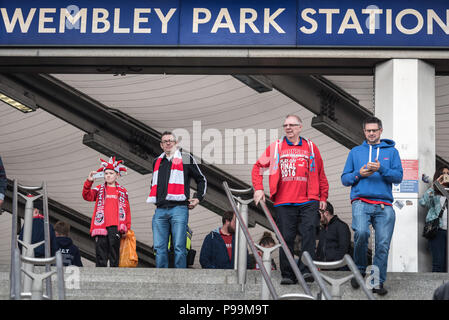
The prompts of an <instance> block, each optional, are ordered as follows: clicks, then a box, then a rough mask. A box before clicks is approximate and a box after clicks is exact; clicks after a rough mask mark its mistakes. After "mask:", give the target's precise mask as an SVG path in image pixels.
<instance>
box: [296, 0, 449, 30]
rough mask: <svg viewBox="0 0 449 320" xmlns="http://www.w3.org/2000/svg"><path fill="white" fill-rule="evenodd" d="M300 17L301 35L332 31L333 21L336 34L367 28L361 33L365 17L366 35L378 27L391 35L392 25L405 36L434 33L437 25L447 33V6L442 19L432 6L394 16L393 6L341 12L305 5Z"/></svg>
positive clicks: (405, 10)
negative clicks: (420, 10)
mask: <svg viewBox="0 0 449 320" xmlns="http://www.w3.org/2000/svg"><path fill="white" fill-rule="evenodd" d="M319 15H324V16H325V23H324V26H323V25H319V22H318V21H317V20H318V17H319ZM300 17H301V21H300V23H299V25H300V27H299V30H300V31H301V32H302V33H304V34H313V33H315V32H317V31H318V30H319V29H321V30H325V32H326V34H334V33H335V30H333V26H335V25H336V24H337V25H338V31H337V34H344V33H346V32H348V30H355V32H357V34H364V33H365V32H366V31H365V32H364V30H363V28H362V26H363V24H361V23H360V21H365V19H366V21H367V23H366V24H365V27H366V29H368V33H369V34H375V33H376V32H379V30H381V31H382V32H384V33H385V34H392V33H393V28H396V30H397V31H399V32H400V33H402V34H406V35H413V34H416V33H418V32H420V31H422V30H423V29H425V30H426V33H427V34H429V35H430V34H434V31H435V30H434V28H435V27H436V26H437V27H438V28H439V29H440V30H442V31H443V32H444V33H445V34H449V9H447V10H446V16H445V17H444V18H443V17H441V16H439V15H438V14H437V13H436V12H435V10H433V9H427V10H426V13H422V12H419V11H418V10H415V9H410V8H408V9H403V10H401V11H399V12H398V13H397V14H396V16H393V10H392V9H380V8H377V7H374V8H373V6H370V7H368V8H366V9H362V10H361V11H360V12H356V11H355V10H354V9H347V10H345V11H342V10H340V9H337V8H321V9H319V10H318V12H317V10H315V9H314V8H305V9H303V10H302V11H301V13H300ZM362 19H363V20H362ZM381 19H383V20H381ZM404 19H407V20H408V21H409V22H408V24H413V23H412V22H410V21H415V22H414V24H413V25H412V26H410V25H408V26H407V27H406V26H404V22H403V21H404ZM443 19H444V20H443ZM380 21H382V22H385V24H384V25H385V28H384V29H381V28H380V27H379V25H380ZM335 22H337V23H335ZM425 27H427V28H425Z"/></svg>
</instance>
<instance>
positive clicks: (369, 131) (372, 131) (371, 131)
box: [365, 129, 380, 133]
mask: <svg viewBox="0 0 449 320" xmlns="http://www.w3.org/2000/svg"><path fill="white" fill-rule="evenodd" d="M379 130H380V129H369V130H366V129H365V132H366V133H376V132H377V131H379Z"/></svg>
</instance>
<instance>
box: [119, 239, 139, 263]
mask: <svg viewBox="0 0 449 320" xmlns="http://www.w3.org/2000/svg"><path fill="white" fill-rule="evenodd" d="M138 261H139V259H138V257H137V252H136V236H135V235H134V231H132V230H128V232H127V233H126V235H125V236H124V237H122V239H121V240H120V260H119V264H118V266H119V267H121V268H134V267H136V266H137V263H138Z"/></svg>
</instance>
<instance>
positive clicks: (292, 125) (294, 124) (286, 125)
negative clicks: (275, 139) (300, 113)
mask: <svg viewBox="0 0 449 320" xmlns="http://www.w3.org/2000/svg"><path fill="white" fill-rule="evenodd" d="M299 126H300V124H299V123H293V124H290V123H288V124H283V125H282V127H283V128H288V127H292V128H294V127H299Z"/></svg>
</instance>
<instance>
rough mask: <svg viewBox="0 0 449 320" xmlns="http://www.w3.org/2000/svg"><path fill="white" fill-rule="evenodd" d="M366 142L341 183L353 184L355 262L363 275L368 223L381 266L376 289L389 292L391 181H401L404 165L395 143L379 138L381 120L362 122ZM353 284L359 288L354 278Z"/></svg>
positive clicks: (352, 156)
mask: <svg viewBox="0 0 449 320" xmlns="http://www.w3.org/2000/svg"><path fill="white" fill-rule="evenodd" d="M363 131H364V134H365V139H366V140H365V141H364V142H363V143H362V144H361V145H359V146H357V147H354V148H353V149H352V150H351V151H350V152H349V155H348V158H347V160H346V164H345V167H344V169H343V173H342V175H341V182H342V183H343V185H345V186H350V187H351V203H352V229H353V230H354V262H355V264H356V265H357V267H358V268H359V270H360V272H361V273H362V275H365V271H366V267H367V251H368V240H369V237H370V229H369V225H370V224H371V225H372V226H373V229H374V230H375V231H376V236H375V255H374V261H373V264H374V265H375V266H377V267H378V268H379V272H380V274H379V275H380V279H379V287H375V288H373V292H374V293H377V294H379V295H385V294H387V292H388V291H387V290H386V289H385V288H384V285H383V284H384V282H385V280H386V276H387V262H388V252H389V250H390V242H391V237H392V235H393V230H394V223H395V213H394V209H393V206H392V203H393V194H392V184H393V183H400V182H401V181H402V175H403V172H402V164H401V159H400V157H399V152H398V150H397V149H396V148H395V147H394V146H395V142H394V141H393V140H389V139H380V136H381V134H382V121H381V120H380V119H378V118H376V117H370V118H368V119H366V120H365V121H364V122H363ZM351 284H352V286H353V287H354V288H358V283H357V282H356V281H355V279H354V278H353V279H352V280H351Z"/></svg>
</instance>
